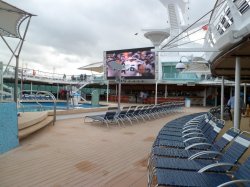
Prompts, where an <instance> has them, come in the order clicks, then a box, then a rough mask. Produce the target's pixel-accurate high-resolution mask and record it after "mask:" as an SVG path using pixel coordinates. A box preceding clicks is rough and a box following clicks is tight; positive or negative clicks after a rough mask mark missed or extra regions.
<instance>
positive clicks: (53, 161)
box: [0, 108, 207, 187]
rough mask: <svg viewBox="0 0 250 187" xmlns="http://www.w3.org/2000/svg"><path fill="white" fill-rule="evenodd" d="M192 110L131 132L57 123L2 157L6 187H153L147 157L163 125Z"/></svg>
mask: <svg viewBox="0 0 250 187" xmlns="http://www.w3.org/2000/svg"><path fill="white" fill-rule="evenodd" d="M200 111H207V109H205V108H191V109H189V110H188V111H186V112H185V113H182V114H171V115H169V116H167V117H165V118H161V119H159V120H152V121H148V122H146V123H141V124H135V125H133V126H131V125H129V124H128V125H126V126H125V127H118V126H112V127H111V128H106V126H100V125H98V124H84V123H83V119H70V120H62V121H57V122H56V124H55V126H48V127H45V128H44V129H42V130H41V131H39V132H37V133H35V134H33V135H31V136H30V137H28V138H26V139H24V140H23V141H22V142H21V145H20V146H19V147H18V148H16V149H14V150H12V151H9V152H8V153H5V154H3V155H0V186H1V187H7V186H9V187H15V186H25V187H28V186H36V187H37V186H43V187H44V186H54V187H59V186H110V187H111V186H119V187H123V186H124V187H127V186H131V187H132V186H134V187H141V186H146V185H147V168H146V166H147V157H148V154H149V152H150V149H151V146H152V143H153V141H154V138H155V137H156V135H157V134H158V132H159V130H160V129H161V128H162V126H163V125H164V124H165V123H166V122H168V121H170V120H172V119H174V118H177V117H179V116H182V115H186V114H189V113H194V112H200Z"/></svg>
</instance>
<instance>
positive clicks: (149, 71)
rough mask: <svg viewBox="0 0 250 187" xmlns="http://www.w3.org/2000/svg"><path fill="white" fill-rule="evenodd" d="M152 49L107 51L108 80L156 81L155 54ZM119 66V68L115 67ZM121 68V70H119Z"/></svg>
mask: <svg viewBox="0 0 250 187" xmlns="http://www.w3.org/2000/svg"><path fill="white" fill-rule="evenodd" d="M151 49H153V48H152V47H148V48H137V49H126V50H116V51H106V64H107V79H115V78H116V77H118V76H119V73H120V71H121V76H122V77H124V78H125V79H154V78H155V53H154V52H152V51H151ZM114 64H115V65H117V66H114ZM115 67H117V69H118V68H119V67H120V68H121V70H120V71H119V70H117V69H116V68H115Z"/></svg>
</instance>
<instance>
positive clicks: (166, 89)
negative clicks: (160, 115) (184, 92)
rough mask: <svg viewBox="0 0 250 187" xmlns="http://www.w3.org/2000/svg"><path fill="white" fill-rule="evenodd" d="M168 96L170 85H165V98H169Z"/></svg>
mask: <svg viewBox="0 0 250 187" xmlns="http://www.w3.org/2000/svg"><path fill="white" fill-rule="evenodd" d="M167 96H168V85H167V84H166V85H165V98H167Z"/></svg>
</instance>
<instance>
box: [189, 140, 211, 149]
mask: <svg viewBox="0 0 250 187" xmlns="http://www.w3.org/2000/svg"><path fill="white" fill-rule="evenodd" d="M203 145H207V146H209V147H211V146H212V144H210V143H205V142H204V143H194V144H191V145H189V146H187V147H186V148H185V149H186V150H189V149H191V148H193V147H198V146H203Z"/></svg>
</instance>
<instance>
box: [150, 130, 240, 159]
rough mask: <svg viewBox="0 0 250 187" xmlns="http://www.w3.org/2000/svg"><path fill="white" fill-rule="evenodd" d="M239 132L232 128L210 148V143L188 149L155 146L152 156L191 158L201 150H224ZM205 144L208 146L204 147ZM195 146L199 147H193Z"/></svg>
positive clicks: (198, 144) (199, 144)
mask: <svg viewBox="0 0 250 187" xmlns="http://www.w3.org/2000/svg"><path fill="white" fill-rule="evenodd" d="M239 133H240V131H239V130H238V129H234V128H230V129H229V130H228V131H227V132H226V133H225V134H224V135H223V136H222V137H221V138H220V139H219V140H218V141H216V142H215V143H214V144H210V145H209V147H208V148H207V145H208V143H197V144H194V145H192V146H190V147H188V148H186V149H176V148H164V147H155V148H154V149H152V153H151V157H153V156H154V155H156V156H163V157H175V158H189V157H191V156H192V155H194V154H197V153H199V152H201V150H211V151H222V150H223V149H224V148H225V147H226V146H227V145H228V144H229V143H230V142H231V141H232V140H233V139H234V138H235V137H236V136H237V135H238V134H239ZM204 145H206V146H205V147H204ZM193 147H196V148H199V149H198V150H197V149H196V150H195V149H192V148H193ZM204 148H207V149H204ZM205 158H207V157H205Z"/></svg>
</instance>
